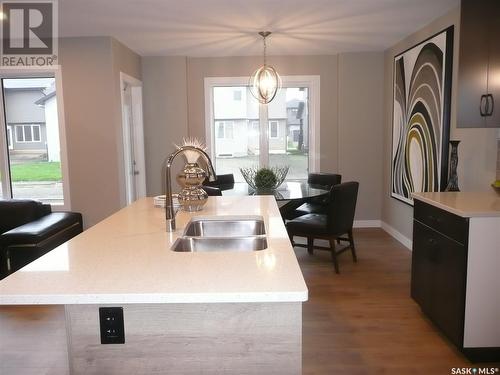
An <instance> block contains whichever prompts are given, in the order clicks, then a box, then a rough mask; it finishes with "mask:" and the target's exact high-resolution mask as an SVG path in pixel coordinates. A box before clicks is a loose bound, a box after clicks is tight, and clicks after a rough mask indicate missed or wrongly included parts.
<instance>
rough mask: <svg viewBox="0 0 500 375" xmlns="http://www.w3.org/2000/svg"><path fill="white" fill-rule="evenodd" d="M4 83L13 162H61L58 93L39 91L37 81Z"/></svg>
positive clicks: (51, 90)
mask: <svg viewBox="0 0 500 375" xmlns="http://www.w3.org/2000/svg"><path fill="white" fill-rule="evenodd" d="M4 81H5V82H6V83H5V87H4V93H5V115H6V122H7V124H6V125H7V140H8V146H9V154H10V157H11V159H12V160H16V159H32V160H44V161H47V160H48V161H60V157H59V141H58V140H59V126H58V122H57V107H56V100H55V98H56V97H55V89H54V88H53V87H49V88H47V87H46V86H40V87H38V86H36V85H34V84H33V82H36V80H33V81H32V80H29V79H26V80H15V81H16V82H13V81H14V80H4ZM9 81H10V82H9Z"/></svg>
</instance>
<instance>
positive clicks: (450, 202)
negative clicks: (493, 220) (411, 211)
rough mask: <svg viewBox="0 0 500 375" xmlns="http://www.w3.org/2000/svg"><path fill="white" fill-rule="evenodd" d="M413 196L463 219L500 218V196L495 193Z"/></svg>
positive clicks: (421, 194)
mask: <svg viewBox="0 0 500 375" xmlns="http://www.w3.org/2000/svg"><path fill="white" fill-rule="evenodd" d="M412 196H413V198H414V199H418V200H421V201H422V202H425V203H428V204H431V205H433V206H436V207H439V208H441V209H443V210H446V211H449V212H451V213H453V214H455V215H458V216H462V217H496V216H500V196H499V195H498V194H497V193H495V192H494V191H491V192H436V193H413V194H412Z"/></svg>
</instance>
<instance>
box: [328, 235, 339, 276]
mask: <svg viewBox="0 0 500 375" xmlns="http://www.w3.org/2000/svg"><path fill="white" fill-rule="evenodd" d="M330 250H331V253H332V261H333V267H334V268H335V273H340V271H339V262H338V261H337V250H336V249H335V239H334V238H330Z"/></svg>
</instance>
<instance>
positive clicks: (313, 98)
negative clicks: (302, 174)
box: [204, 75, 321, 173]
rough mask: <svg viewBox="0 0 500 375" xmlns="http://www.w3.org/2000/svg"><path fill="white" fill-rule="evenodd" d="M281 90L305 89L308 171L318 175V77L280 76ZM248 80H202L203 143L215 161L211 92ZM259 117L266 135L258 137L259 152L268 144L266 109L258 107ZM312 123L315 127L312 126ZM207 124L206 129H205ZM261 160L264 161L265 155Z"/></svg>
mask: <svg viewBox="0 0 500 375" xmlns="http://www.w3.org/2000/svg"><path fill="white" fill-rule="evenodd" d="M281 79H282V81H283V87H284V88H287V87H297V86H299V87H307V88H308V89H309V92H308V102H309V126H308V128H309V139H308V141H309V155H308V159H309V165H308V169H309V170H308V172H309V173H311V172H319V171H320V155H321V150H320V139H321V134H320V126H321V118H320V76H319V75H307V76H282V77H281ZM248 80H249V77H205V79H204V92H205V142H206V145H207V151H208V154H209V155H210V157H212V158H214V157H215V153H214V149H215V135H214V134H212V131H211V129H212V126H211V123H212V119H213V116H214V108H213V102H214V101H213V90H212V88H213V87H214V86H219V87H220V86H237V85H241V86H248ZM259 117H260V121H261V126H260V130H261V133H262V132H266V136H262V137H260V140H261V142H260V143H261V144H260V149H261V150H265V149H268V147H264V146H266V145H267V143H268V142H267V141H268V137H267V133H268V131H269V125H267V124H266V121H265V120H268V118H267V106H266V105H260V106H259ZM312 124H314V126H311V125H312ZM207 125H208V126H207ZM260 154H261V155H266V153H263V152H261V153H260ZM262 158H264V159H266V157H265V156H262Z"/></svg>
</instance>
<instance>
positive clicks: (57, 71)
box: [0, 65, 71, 211]
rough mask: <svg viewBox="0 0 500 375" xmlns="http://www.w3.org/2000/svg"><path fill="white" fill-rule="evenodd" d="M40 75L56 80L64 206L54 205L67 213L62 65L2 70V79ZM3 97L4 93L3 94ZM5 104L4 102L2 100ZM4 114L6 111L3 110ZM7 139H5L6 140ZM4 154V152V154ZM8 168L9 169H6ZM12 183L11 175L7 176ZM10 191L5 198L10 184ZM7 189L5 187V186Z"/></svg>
mask: <svg viewBox="0 0 500 375" xmlns="http://www.w3.org/2000/svg"><path fill="white" fill-rule="evenodd" d="M40 75H44V76H49V77H50V76H53V77H54V78H55V84H56V103H57V120H58V125H59V147H60V157H61V175H62V184H63V201H64V203H63V204H62V205H58V204H52V205H51V206H52V210H53V211H67V210H71V196H70V186H69V185H70V181H69V172H68V148H67V144H66V122H65V117H64V100H63V99H64V95H63V84H62V69H61V66H60V65H52V66H41V67H39V66H37V67H32V66H22V67H18V66H4V67H1V68H0V77H1V78H26V77H39V76H40ZM1 95H3V93H2V94H1ZM2 102H3V100H2ZM0 108H1V109H2V110H3V104H0ZM3 113H5V111H4V110H3ZM0 117H1V118H2V122H3V121H4V119H3V118H4V115H3V114H2V115H1V116H0ZM0 125H1V127H2V130H1V133H2V134H5V133H4V132H5V130H3V129H5V123H2V124H0ZM4 139H5V138H4ZM2 154H3V152H2ZM2 158H3V159H5V160H3V163H2V164H3V165H2V166H1V168H2V170H3V171H5V170H7V171H9V165H8V164H6V163H8V161H7V160H6V159H7V158H6V157H5V156H4V155H2V156H1V157H0V159H2ZM5 168H7V169H5ZM6 177H8V179H9V181H10V175H6ZM8 185H9V186H8V189H4V190H3V194H4V196H8V197H11V196H12V192H11V189H10V183H9V184H8ZM4 188H5V186H4Z"/></svg>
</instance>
